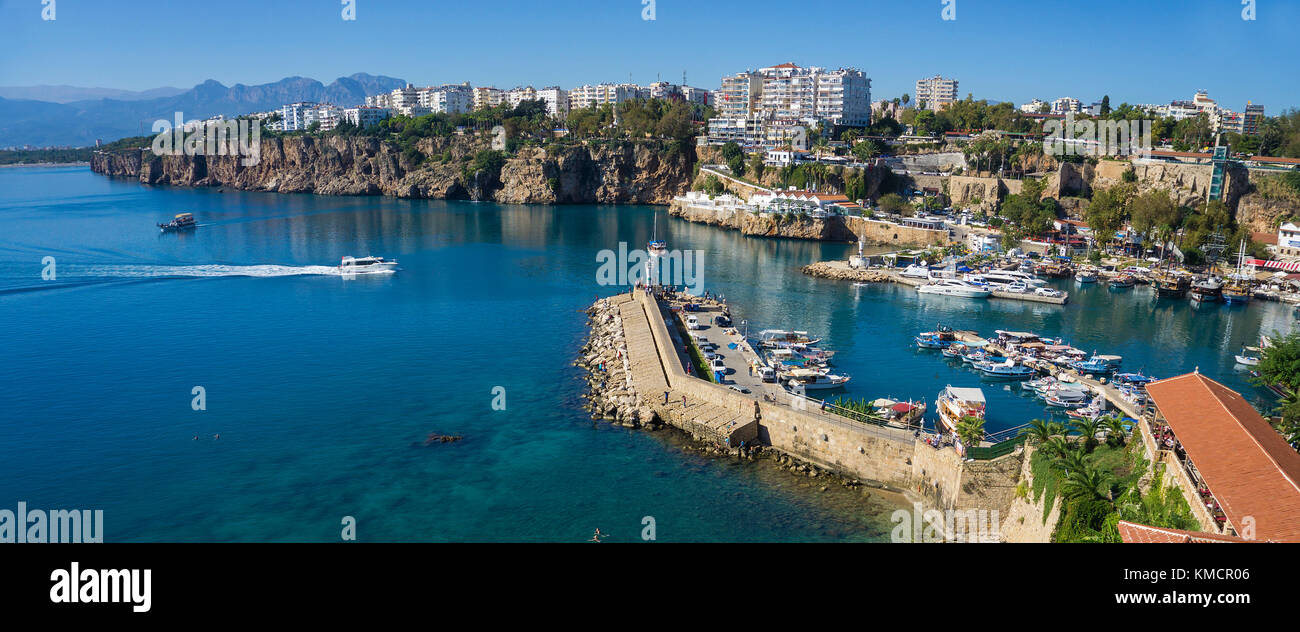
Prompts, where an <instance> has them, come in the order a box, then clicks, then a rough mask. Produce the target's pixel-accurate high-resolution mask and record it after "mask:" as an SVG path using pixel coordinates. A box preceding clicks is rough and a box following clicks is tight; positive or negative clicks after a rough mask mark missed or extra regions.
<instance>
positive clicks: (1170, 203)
mask: <svg viewBox="0 0 1300 632" xmlns="http://www.w3.org/2000/svg"><path fill="white" fill-rule="evenodd" d="M1084 219H1085V220H1086V221H1087V222H1088V226H1089V227H1090V228H1091V229H1092V231H1093V235H1094V236H1095V237H1096V238H1098V239H1099V241H1101V243H1103V244H1106V243H1109V241H1110V239H1111V238H1112V237H1111V236H1113V235H1115V233H1116V231H1118V230H1119V229H1120V228H1121V227H1123V226H1124V223H1125V222H1128V223H1129V224H1130V225H1131V226H1132V229H1133V231H1134V232H1135V233H1136V234H1137V235H1139V236H1141V237H1142V243H1144V244H1146V243H1151V240H1152V239H1154V240H1155V243H1157V244H1168V243H1171V242H1174V241H1177V243H1178V247H1179V248H1180V249H1181V250H1182V254H1183V258H1184V261H1186V262H1187V263H1189V264H1192V265H1198V264H1200V263H1202V262H1203V261H1204V258H1205V253H1204V252H1203V250H1202V247H1203V246H1204V245H1205V243H1206V242H1207V241H1208V240H1209V239H1210V237H1211V236H1212V235H1214V234H1215V233H1220V234H1223V235H1224V236H1225V240H1224V241H1225V242H1227V244H1228V246H1229V247H1231V246H1232V244H1236V243H1238V242H1240V241H1242V240H1245V242H1246V244H1247V253H1248V254H1249V255H1250V256H1252V257H1259V258H1264V259H1266V258H1268V256H1269V255H1268V251H1267V249H1266V247H1265V246H1264V245H1263V244H1260V243H1256V242H1252V241H1251V240H1250V230H1249V228H1248V227H1245V226H1236V225H1235V223H1234V222H1233V220H1232V215H1231V213H1230V212H1229V211H1228V207H1227V205H1225V204H1224V203H1223V202H1220V201H1218V200H1214V201H1211V202H1209V203H1207V204H1202V205H1200V206H1199V207H1196V208H1192V207H1187V206H1179V205H1178V204H1177V203H1175V202H1174V200H1173V198H1171V197H1170V196H1169V192H1168V191H1165V190H1162V189H1157V190H1152V191H1148V192H1146V193H1143V194H1138V188H1137V184H1136V183H1135V182H1127V181H1126V182H1121V183H1119V184H1117V185H1115V186H1113V187H1111V188H1109V189H1103V190H1099V191H1095V192H1093V195H1092V202H1091V203H1090V204H1089V205H1088V209H1087V210H1086V211H1085V212H1084Z"/></svg>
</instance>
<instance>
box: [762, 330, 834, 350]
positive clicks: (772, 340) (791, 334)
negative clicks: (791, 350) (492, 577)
mask: <svg viewBox="0 0 1300 632" xmlns="http://www.w3.org/2000/svg"><path fill="white" fill-rule="evenodd" d="M758 335H759V343H758V344H759V346H761V347H764V348H767V349H777V348H780V347H789V346H791V345H815V344H817V343H819V342H821V339H820V338H818V339H813V338H809V337H808V332H806V331H786V330H784V329H764V330H763V331H760V332H758Z"/></svg>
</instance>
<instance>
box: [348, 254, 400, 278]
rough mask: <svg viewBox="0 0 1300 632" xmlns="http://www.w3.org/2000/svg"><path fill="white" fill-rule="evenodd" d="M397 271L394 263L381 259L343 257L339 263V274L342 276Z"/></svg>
mask: <svg viewBox="0 0 1300 632" xmlns="http://www.w3.org/2000/svg"><path fill="white" fill-rule="evenodd" d="M395 269H397V262H396V261H388V260H386V259H384V258H383V257H343V261H342V262H341V263H339V272H342V273H344V274H366V273H374V272H391V271H393V270H395Z"/></svg>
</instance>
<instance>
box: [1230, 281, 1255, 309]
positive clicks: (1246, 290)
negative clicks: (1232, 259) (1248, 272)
mask: <svg viewBox="0 0 1300 632" xmlns="http://www.w3.org/2000/svg"><path fill="white" fill-rule="evenodd" d="M1223 302H1224V303H1227V304H1229V305H1241V304H1244V303H1249V302H1250V286H1249V285H1247V284H1246V283H1243V282H1241V281H1236V280H1234V281H1229V282H1228V283H1227V284H1226V285H1224V286H1223Z"/></svg>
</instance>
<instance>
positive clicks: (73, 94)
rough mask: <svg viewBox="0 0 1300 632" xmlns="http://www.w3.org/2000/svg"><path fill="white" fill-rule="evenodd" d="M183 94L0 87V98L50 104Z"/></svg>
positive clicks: (172, 91) (171, 90) (170, 90)
mask: <svg viewBox="0 0 1300 632" xmlns="http://www.w3.org/2000/svg"><path fill="white" fill-rule="evenodd" d="M182 92H185V89H184V88H173V87H170V86H164V87H162V88H152V89H150V90H118V89H116V88H81V87H78V86H0V98H4V99H22V100H27V101H49V102H50V103H70V102H72V101H86V100H90V99H117V100H118V101H140V100H143V99H156V98H159V97H171V96H176V95H178V94H180V93H182Z"/></svg>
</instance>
